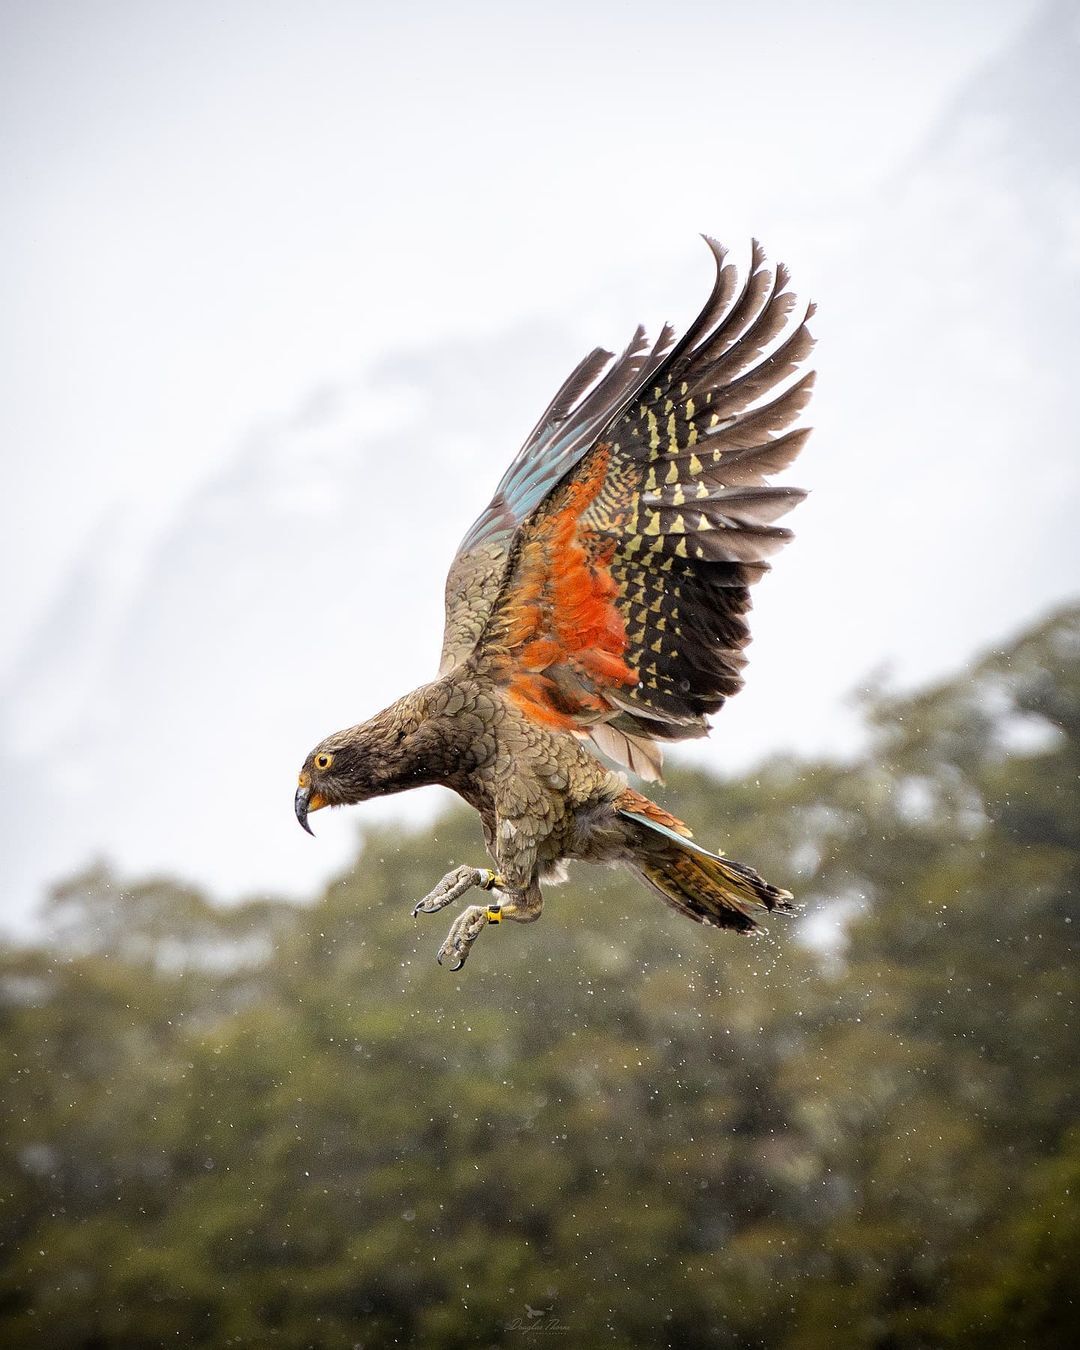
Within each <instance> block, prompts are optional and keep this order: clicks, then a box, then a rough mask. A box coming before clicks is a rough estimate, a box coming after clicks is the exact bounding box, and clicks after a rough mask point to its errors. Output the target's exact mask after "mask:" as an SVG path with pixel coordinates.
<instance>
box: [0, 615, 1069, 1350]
mask: <svg viewBox="0 0 1080 1350" xmlns="http://www.w3.org/2000/svg"><path fill="white" fill-rule="evenodd" d="M865 715H866V718H867V722H868V726H869V728H870V735H869V737H868V742H867V749H866V751H865V752H864V753H863V754H862V755H861V756H860V757H859V758H857V759H856V760H854V761H853V762H847V763H843V764H840V763H828V762H818V763H809V762H804V761H801V760H795V759H790V758H789V759H776V760H773V761H770V762H769V763H768V764H766V765H764V766H763V767H761V768H760V769H759V770H757V771H755V772H754V773H753V774H750V775H748V776H745V777H741V778H728V779H722V780H721V779H717V778H716V777H713V776H710V775H708V774H706V773H703V772H694V771H690V770H688V769H682V770H677V771H675V772H673V773H672V774H671V779H670V784H669V786H668V788H667V789H666V790H665V792H664V794H663V797H662V799H663V800H664V803H665V805H667V806H668V807H670V808H671V809H672V810H674V811H676V812H677V813H678V815H679V816H680V817H682V818H684V819H686V820H687V821H689V822H690V823H691V824H692V825H693V826H694V827H695V830H696V832H697V834H698V836H699V837H700V839H701V841H702V842H703V843H705V844H707V845H718V846H721V847H723V848H724V849H725V850H726V851H728V852H729V853H730V854H731V855H732V856H733V857H736V858H739V859H742V860H744V861H746V862H748V863H752V864H753V865H754V866H756V867H758V868H760V870H761V871H762V872H763V873H764V874H765V875H767V876H769V877H770V878H773V879H775V880H776V881H777V882H778V883H779V884H784V885H788V886H790V888H791V889H792V890H793V891H795V893H796V895H797V898H798V899H799V900H800V901H802V902H803V903H804V906H805V909H804V911H803V917H802V918H800V919H798V920H795V921H792V922H788V923H783V922H781V921H779V920H776V921H774V922H773V923H772V925H771V933H770V935H769V936H768V937H767V938H765V939H761V940H753V939H749V940H745V939H744V940H740V939H738V938H736V937H735V936H733V935H731V934H727V933H719V932H716V931H713V930H707V929H701V928H697V927H695V926H693V925H691V924H689V923H687V922H686V921H685V920H683V919H680V918H679V917H678V916H676V915H673V914H671V913H669V912H668V911H667V910H666V909H665V908H664V907H663V906H662V905H660V904H659V903H658V902H657V901H656V900H655V899H654V898H653V897H650V896H649V895H648V894H647V893H645V892H643V891H642V890H641V889H640V887H638V886H636V885H635V884H634V882H633V881H632V879H631V878H629V877H628V876H625V875H623V874H621V873H618V872H609V871H602V870H599V869H587V868H584V867H577V868H575V869H573V871H572V875H571V879H570V882H569V883H568V884H567V885H566V886H564V887H561V888H560V889H558V890H555V891H552V892H551V893H550V895H549V899H548V904H547V907H546V910H545V914H544V918H543V920H542V922H541V923H540V924H538V925H534V926H530V927H526V928H518V927H516V926H514V925H503V927H502V928H501V929H499V930H497V931H493V932H492V933H491V934H490V935H489V936H488V937H486V939H485V941H484V943H483V944H482V947H481V948H480V949H479V950H478V951H477V953H476V954H475V956H474V958H473V960H472V961H471V962H470V963H469V965H468V967H467V968H466V970H464V971H462V972H461V973H460V974H454V975H452V974H450V973H449V972H448V971H446V970H444V969H440V968H439V967H437V966H436V965H435V963H434V961H433V959H432V957H431V953H432V950H433V948H432V939H433V937H435V936H436V933H435V930H434V929H432V928H431V927H430V922H431V921H428V922H427V924H425V921H424V919H423V918H422V917H421V918H420V919H418V920H413V919H412V918H411V917H410V911H411V907H412V904H413V903H414V902H415V900H416V899H418V898H419V897H420V896H421V895H423V894H424V893H425V892H426V891H427V890H428V889H429V888H430V886H431V885H432V884H433V882H434V881H435V880H437V879H438V877H439V876H441V875H442V873H443V872H445V871H446V870H447V868H448V867H450V866H451V865H453V864H455V863H457V862H463V861H474V862H479V861H482V849H481V842H480V837H479V828H478V826H477V824H476V822H475V818H474V817H473V816H472V815H471V814H470V813H469V812H467V811H466V810H465V809H464V808H457V807H455V808H454V809H451V810H448V811H447V812H446V813H445V814H444V815H443V816H442V817H440V819H439V820H438V822H437V824H436V826H435V828H434V829H430V828H429V829H423V830H417V831H407V830H402V829H401V828H400V827H399V828H394V829H380V830H368V831H366V832H365V833H364V834H363V836H362V840H361V845H360V848H359V852H358V856H357V859H356V862H355V864H354V865H353V866H352V867H351V868H350V869H349V870H348V871H347V872H346V873H345V874H344V875H343V876H341V877H340V878H338V879H336V880H335V881H334V882H333V883H332V884H331V885H329V886H328V887H327V888H326V890H325V893H324V894H323V895H322V897H321V898H320V899H319V900H318V901H317V903H315V904H314V905H310V906H301V905H296V904H292V903H289V902H287V901H284V900H271V899H258V900H253V901H251V902H249V903H246V904H241V905H236V906H231V907H226V906H220V905H217V904H215V903H214V902H213V901H212V899H211V898H210V897H209V896H207V895H205V894H203V893H201V892H200V891H199V890H198V889H196V888H193V887H191V886H188V885H185V884H183V883H182V882H180V881H176V880H173V879H169V878H149V879H143V880H137V881H132V880H128V879H124V878H120V877H117V876H116V875H114V874H113V872H112V871H111V870H110V869H109V867H107V866H106V865H104V864H98V865H95V866H93V867H90V868H88V869H87V870H86V871H84V872H83V873H82V874H80V875H78V876H74V877H71V878H69V879H67V880H66V881H64V882H63V883H62V884H60V885H58V886H57V887H56V888H55V890H54V891H53V893H52V895H51V896H50V897H49V899H48V901H47V904H46V906H45V910H44V914H43V924H42V930H41V937H40V939H39V940H38V941H37V942H36V943H35V944H34V945H32V946H14V945H9V946H8V947H6V948H5V949H4V950H3V951H2V953H0V1056H2V1073H3V1082H4V1092H3V1132H2V1138H0V1251H2V1253H3V1255H2V1256H0V1262H2V1265H0V1343H2V1344H5V1345H31V1344H41V1345H49V1346H57V1347H65V1346H95V1347H111V1346H118V1347H129V1346H130V1347H141V1346H156V1345H161V1344H165V1343H169V1344H180V1345H192V1346H222V1345H237V1346H244V1345H252V1346H264V1345H280V1346H287V1347H293V1346H295V1347H308V1346H310V1347H341V1346H364V1347H381V1346H390V1345H416V1346H421V1347H427V1346H432V1347H466V1346H488V1345H500V1346H502V1345H508V1346H513V1345H518V1344H520V1343H521V1341H522V1338H523V1337H524V1338H525V1339H526V1340H528V1339H529V1336H528V1333H529V1332H530V1331H546V1332H547V1333H549V1335H547V1336H545V1337H544V1340H545V1342H550V1341H554V1343H556V1344H565V1345H574V1346H578V1345H581V1346H592V1345H613V1346H632V1345H640V1346H671V1347H689V1348H690V1350H693V1348H694V1347H699V1346H700V1347H706V1346H708V1347H732V1350H735V1348H736V1347H738V1348H739V1350H744V1348H745V1350H777V1347H781V1348H783V1347H790V1348H792V1350H817V1348H818V1347H820V1348H821V1350H825V1348H826V1347H830V1348H831V1347H835V1346H837V1345H841V1344H842V1345H844V1346H845V1347H855V1348H858V1347H878V1348H880V1350H886V1347H887V1348H888V1350H907V1348H908V1347H911V1348H914V1347H976V1346H978V1347H980V1350H995V1348H997V1347H1000V1350H1006V1348H1007V1350H1015V1348H1016V1347H1048V1346H1049V1347H1053V1346H1059V1345H1060V1346H1064V1345H1075V1344H1080V1311H1078V1304H1077V1296H1076V1293H1075V1289H1076V1279H1075V1271H1074V1266H1075V1254H1076V1251H1077V1250H1078V1248H1080V1206H1078V1204H1077V1191H1078V1187H1080V1127H1078V1126H1077V1125H1076V1124H1075V1122H1076V1121H1077V1107H1078V1104H1080V1103H1078V1087H1080V1075H1078V1067H1077V1054H1076V1044H1077V1029H1076V1025H1075V1013H1076V999H1077V966H1076V948H1077V937H1078V932H1080V917H1078V914H1077V909H1078V906H1077V895H1078V883H1080V606H1074V607H1071V608H1069V609H1066V610H1064V611H1062V612H1060V613H1058V614H1057V615H1055V616H1053V617H1052V618H1050V619H1049V620H1047V621H1046V622H1044V623H1042V624H1041V625H1039V626H1037V627H1036V628H1034V629H1033V630H1032V631H1030V632H1028V633H1026V634H1024V635H1022V636H1021V637H1020V638H1019V639H1018V640H1016V641H1015V642H1014V643H1012V644H1011V645H1009V646H1008V647H1006V648H1003V649H1002V650H1000V651H997V652H995V653H992V654H990V655H988V656H986V657H985V658H984V659H982V660H981V661H980V662H979V663H978V664H976V665H975V666H974V667H973V668H972V669H971V670H969V671H966V672H964V674H963V675H962V676H961V677H959V678H957V679H955V680H950V681H947V682H944V683H942V684H940V685H939V686H937V687H934V688H931V689H928V690H925V691H922V692H920V693H918V694H917V695H915V696H910V695H905V696H902V697H901V696H896V695H889V694H882V693H879V694H876V695H874V696H873V697H872V698H870V699H868V700H867V703H866V707H865ZM290 826H291V822H286V824H285V825H283V828H290ZM291 827H292V828H295V826H291Z"/></svg>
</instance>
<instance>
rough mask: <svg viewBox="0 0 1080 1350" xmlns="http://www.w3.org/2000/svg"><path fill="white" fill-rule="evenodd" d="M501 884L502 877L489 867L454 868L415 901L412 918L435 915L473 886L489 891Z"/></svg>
mask: <svg viewBox="0 0 1080 1350" xmlns="http://www.w3.org/2000/svg"><path fill="white" fill-rule="evenodd" d="M501 882H502V877H500V876H499V874H498V873H497V872H493V871H492V870H491V868H490V867H455V868H454V870H453V871H452V872H447V874H446V876H444V877H443V879H442V881H440V882H439V884H438V885H437V886H436V887H435V888H434V889H433V890H430V891H429V892H428V893H427V895H425V896H424V898H423V900H418V901H417V903H416V905H415V906H414V907H413V918H414V919H415V918H416V916H417V915H418V914H437V913H438V912H439V910H440V909H445V908H446V906H447V905H452V904H453V903H454V901H455V900H459V899H460V898H461V896H463V895H464V894H465V892H466V891H471V890H472V888H473V887H474V886H479V887H480V889H481V890H484V891H490V890H491V889H492V888H493V887H495V886H498V885H500V884H501Z"/></svg>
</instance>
